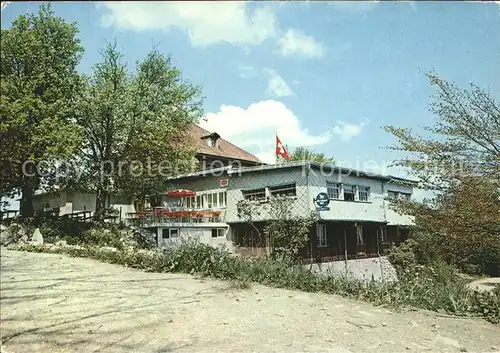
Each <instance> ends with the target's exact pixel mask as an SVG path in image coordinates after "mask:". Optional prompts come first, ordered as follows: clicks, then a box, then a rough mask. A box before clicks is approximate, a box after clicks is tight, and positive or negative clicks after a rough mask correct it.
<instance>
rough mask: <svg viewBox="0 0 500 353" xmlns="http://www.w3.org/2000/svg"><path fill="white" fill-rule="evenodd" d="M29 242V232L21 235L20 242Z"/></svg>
mask: <svg viewBox="0 0 500 353" xmlns="http://www.w3.org/2000/svg"><path fill="white" fill-rule="evenodd" d="M27 242H28V235H27V234H23V235H21V238H20V239H19V243H23V244H26V243H27Z"/></svg>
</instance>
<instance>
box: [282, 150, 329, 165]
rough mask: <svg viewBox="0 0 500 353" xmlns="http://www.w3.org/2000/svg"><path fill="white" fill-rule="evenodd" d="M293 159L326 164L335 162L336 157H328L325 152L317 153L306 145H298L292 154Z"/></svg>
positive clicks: (291, 158)
mask: <svg viewBox="0 0 500 353" xmlns="http://www.w3.org/2000/svg"><path fill="white" fill-rule="evenodd" d="M290 160H291V161H310V162H318V163H326V164H335V158H333V157H326V156H325V154H323V153H317V152H314V151H312V150H310V149H307V148H305V147H297V148H295V150H293V152H292V153H291V154H290Z"/></svg>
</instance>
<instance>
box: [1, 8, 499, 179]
mask: <svg viewBox="0 0 500 353" xmlns="http://www.w3.org/2000/svg"><path fill="white" fill-rule="evenodd" d="M38 5H39V3H37V2H20V3H10V4H9V5H8V6H7V7H6V8H5V9H4V10H3V11H2V28H6V27H8V26H9V24H10V23H11V21H12V20H13V19H15V18H16V17H17V16H18V15H19V14H21V13H26V12H33V11H36V10H37V8H38ZM53 8H54V10H55V12H56V14H57V15H59V16H61V17H63V18H64V19H66V20H68V21H75V22H77V25H78V27H79V29H80V34H79V36H80V38H81V40H82V43H83V45H84V47H85V54H84V57H83V60H82V62H81V65H80V70H81V71H82V72H85V73H90V72H91V67H92V65H93V64H95V63H96V62H97V61H98V60H99V53H98V51H99V49H100V48H102V46H103V45H104V44H105V41H110V40H113V38H115V37H116V38H117V39H118V42H119V45H120V47H121V48H122V50H123V53H124V55H125V60H126V61H127V62H128V64H129V65H130V67H131V68H132V67H133V65H134V63H135V62H136V60H139V59H141V58H142V57H144V56H145V55H146V53H147V52H148V51H149V50H150V49H151V48H152V47H153V44H154V43H156V44H158V47H159V49H160V50H161V51H164V52H166V53H170V54H171V55H172V60H173V63H174V64H175V65H177V66H178V67H179V68H180V69H181V70H182V72H183V75H184V77H185V78H188V79H189V80H191V81H192V82H193V83H196V84H198V85H200V86H201V87H202V88H203V92H204V94H205V96H206V99H205V102H204V109H205V113H206V121H202V122H201V125H202V126H204V127H206V128H208V129H210V130H214V131H217V132H218V133H219V134H220V135H221V136H222V137H223V138H226V139H228V140H230V141H232V142H234V143H235V144H237V145H239V146H241V147H243V148H245V149H247V150H248V151H250V152H252V153H254V154H256V155H257V156H259V157H260V158H262V160H264V161H267V162H272V161H273V154H274V134H275V132H276V130H278V131H279V135H280V138H281V140H282V141H283V142H284V143H285V144H287V145H288V146H289V147H290V148H292V147H293V146H299V145H302V146H307V147H310V148H312V149H314V150H316V151H318V152H323V153H325V154H327V155H331V156H333V157H335V158H336V159H337V160H338V161H340V162H341V163H342V164H344V165H347V164H350V166H351V167H355V168H356V167H357V168H360V169H368V170H370V169H377V170H379V171H381V172H391V173H393V174H398V173H402V172H401V171H394V170H390V169H389V170H384V167H385V166H386V165H387V164H388V163H390V162H391V161H392V160H393V159H394V158H396V157H397V156H398V154H396V153H394V152H391V151H387V150H385V149H383V147H384V146H387V145H390V144H392V143H394V142H395V141H394V139H393V138H392V137H391V136H390V135H389V134H387V133H385V132H384V131H383V130H382V129H381V127H382V126H383V125H387V124H394V125H399V126H404V127H414V128H418V126H419V125H428V124H432V122H433V119H434V118H433V116H432V115H430V113H428V111H427V106H428V103H429V99H430V96H431V94H432V92H433V91H432V89H431V87H430V86H429V84H428V81H427V79H426V77H425V73H426V72H429V71H430V70H434V71H435V72H436V73H438V74H439V75H441V76H442V77H443V78H445V79H448V80H450V81H454V82H456V83H457V84H459V85H462V86H465V85H467V84H468V83H469V82H474V83H476V84H478V85H480V86H483V87H488V88H489V89H491V92H492V93H493V94H494V95H495V96H497V97H498V95H497V94H498V93H499V92H500V65H499V63H500V6H499V4H497V3H494V2H490V3H479V2H476V3H471V2H468V3H462V2H415V1H414V2H399V3H383V2H378V3H377V2H361V3H355V2H330V3H328V2H286V3H278V2H263V1H260V2H254V3H244V2H221V3H201V2H186V3H175V2H170V3H167V2H164V3H160V2H137V3H135V2H128V3H118V2H110V3H104V2H103V3H97V2H86V3H84V2H67V3H54V4H53ZM367 163H369V164H367ZM375 163H376V165H375Z"/></svg>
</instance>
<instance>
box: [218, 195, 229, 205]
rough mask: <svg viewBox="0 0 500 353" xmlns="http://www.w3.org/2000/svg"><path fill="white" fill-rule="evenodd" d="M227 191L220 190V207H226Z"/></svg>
mask: <svg viewBox="0 0 500 353" xmlns="http://www.w3.org/2000/svg"><path fill="white" fill-rule="evenodd" d="M226 196H227V194H226V192H225V191H222V192H219V207H226Z"/></svg>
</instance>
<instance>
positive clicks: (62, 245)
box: [55, 240, 68, 247]
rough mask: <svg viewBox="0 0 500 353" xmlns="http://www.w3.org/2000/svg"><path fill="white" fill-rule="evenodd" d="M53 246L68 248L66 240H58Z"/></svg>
mask: <svg viewBox="0 0 500 353" xmlns="http://www.w3.org/2000/svg"><path fill="white" fill-rule="evenodd" d="M55 245H56V246H60V247H64V246H68V242H67V241H66V240H59V241H58V242H57V243H56V244H55Z"/></svg>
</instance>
